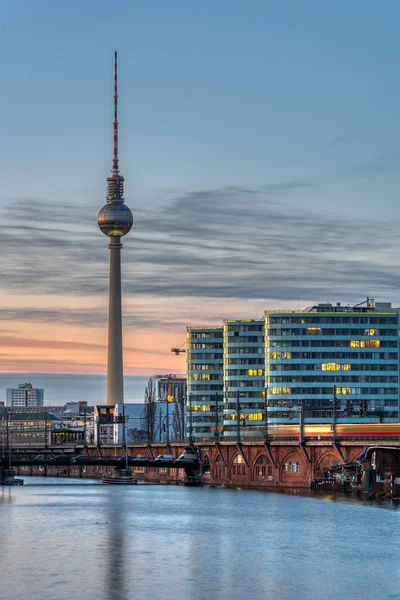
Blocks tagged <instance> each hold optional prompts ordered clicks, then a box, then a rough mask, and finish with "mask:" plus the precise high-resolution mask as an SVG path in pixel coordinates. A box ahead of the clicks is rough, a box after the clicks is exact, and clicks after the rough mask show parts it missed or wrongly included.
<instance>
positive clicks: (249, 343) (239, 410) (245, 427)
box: [223, 320, 265, 440]
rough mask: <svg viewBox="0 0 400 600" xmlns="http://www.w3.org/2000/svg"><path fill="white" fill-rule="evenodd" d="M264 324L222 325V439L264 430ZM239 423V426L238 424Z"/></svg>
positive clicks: (249, 436)
mask: <svg viewBox="0 0 400 600" xmlns="http://www.w3.org/2000/svg"><path fill="white" fill-rule="evenodd" d="M264 362H265V361H264V321H248V320H247V321H246V320H243V321H231V320H225V321H224V403H223V407H224V415H223V426H224V429H223V437H224V439H227V440H229V439H236V438H237V437H238V425H240V429H239V432H240V435H241V434H242V433H243V436H244V437H246V438H247V439H249V438H251V437H258V438H260V437H261V435H262V432H263V430H264V412H265V377H264V368H265V365H264ZM238 420H239V423H238Z"/></svg>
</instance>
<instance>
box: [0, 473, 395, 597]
mask: <svg viewBox="0 0 400 600" xmlns="http://www.w3.org/2000/svg"><path fill="white" fill-rule="evenodd" d="M25 484H26V485H25V486H23V487H15V488H7V487H4V486H3V487H0V540H1V545H0V598H1V599H2V600H3V599H7V600H28V599H29V600H56V599H65V600H75V599H77V600H131V599H132V600H133V599H134V600H172V599H174V600H191V599H195V600H197V599H198V600H203V599H204V600H206V599H207V600H209V599H214V598H216V599H221V600H258V599H260V600H261V599H263V600H264V599H268V600H270V599H271V600H274V599H279V600H303V599H304V600H305V599H307V600H313V599H316V600H317V599H318V600H324V599H329V600H336V599H337V600H339V599H340V600H343V599H350V600H354V599H363V600H366V599H371V600H372V599H376V598H384V599H385V600H391V599H393V600H399V598H400V569H399V556H400V544H399V531H400V510H397V509H398V506H396V505H394V504H391V503H389V502H387V503H382V504H381V505H379V506H378V505H372V504H368V503H362V502H356V501H349V500H336V501H335V500H334V499H333V498H332V497H330V496H324V497H315V496H298V495H289V494H276V493H264V492H258V491H247V490H224V489H207V488H190V487H175V486H157V485H137V486H132V487H131V486H128V487H123V486H121V487H114V486H106V485H103V484H101V483H98V482H93V481H83V482H82V481H80V480H72V479H69V480H63V481H62V482H60V480H59V479H58V480H57V479H50V478H47V479H43V478H33V477H32V478H29V477H26V478H25Z"/></svg>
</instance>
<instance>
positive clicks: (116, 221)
mask: <svg viewBox="0 0 400 600" xmlns="http://www.w3.org/2000/svg"><path fill="white" fill-rule="evenodd" d="M97 224H98V226H99V227H100V230H101V231H102V232H103V233H104V235H107V236H108V237H123V236H124V235H126V234H127V233H129V232H130V230H131V228H132V225H133V215H132V211H131V209H130V208H128V206H126V204H123V203H122V202H110V203H108V204H106V205H105V206H103V208H102V209H100V212H99V216H98V217H97Z"/></svg>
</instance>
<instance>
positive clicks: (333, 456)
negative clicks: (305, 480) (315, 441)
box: [315, 450, 342, 477]
mask: <svg viewBox="0 0 400 600" xmlns="http://www.w3.org/2000/svg"><path fill="white" fill-rule="evenodd" d="M341 462H342V461H341V460H340V458H339V456H338V455H337V453H336V452H334V451H332V450H328V451H327V452H324V453H323V454H322V455H321V456H320V457H319V459H318V462H317V463H316V465H315V476H316V477H320V476H321V475H322V473H323V471H324V469H325V468H328V467H331V466H332V465H338V464H340V463H341Z"/></svg>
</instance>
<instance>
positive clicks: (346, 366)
mask: <svg viewBox="0 0 400 600" xmlns="http://www.w3.org/2000/svg"><path fill="white" fill-rule="evenodd" d="M342 367H343V371H350V370H351V365H350V364H349V363H345V364H344V365H342Z"/></svg>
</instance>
